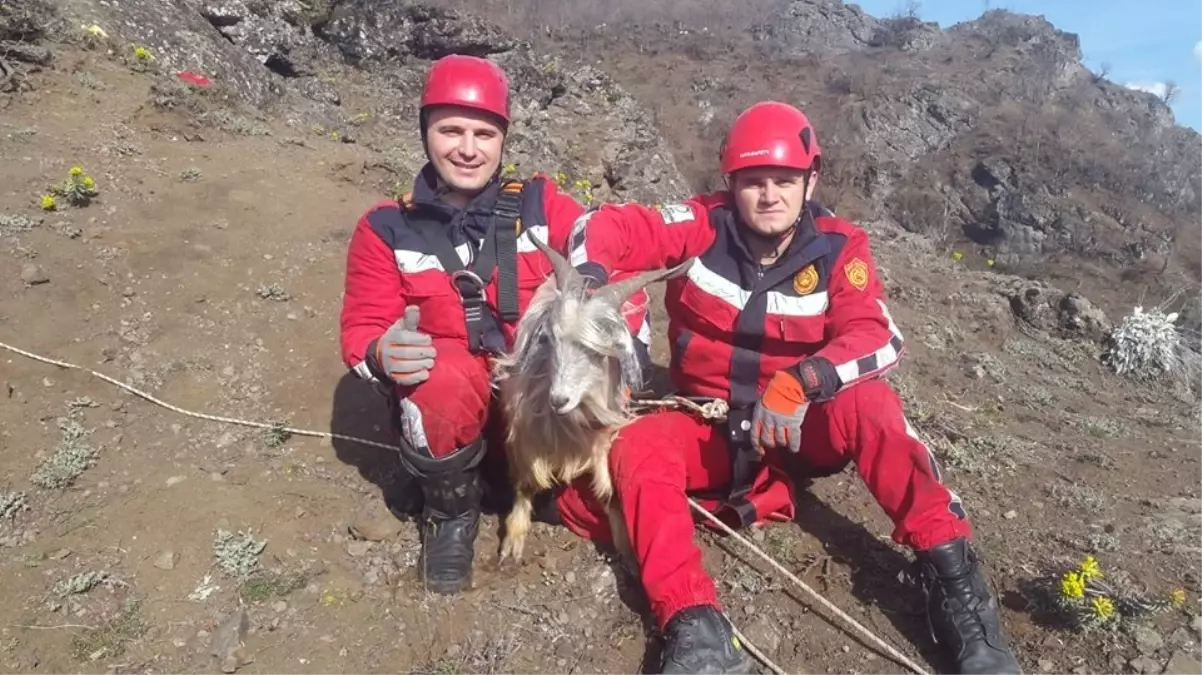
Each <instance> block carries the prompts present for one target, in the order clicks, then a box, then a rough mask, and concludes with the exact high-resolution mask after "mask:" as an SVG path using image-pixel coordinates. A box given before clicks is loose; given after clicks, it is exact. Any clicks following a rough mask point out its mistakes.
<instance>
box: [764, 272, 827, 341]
mask: <svg viewBox="0 0 1202 675" xmlns="http://www.w3.org/2000/svg"><path fill="white" fill-rule="evenodd" d="M799 283H801V284H802V287H803V289H804V288H805V284H804V281H803V282H799ZM812 283H814V284H816V283H817V281H816V280H815V281H813V282H812ZM794 287H795V283H794V281H793V280H792V279H790V280H788V281H786V282H784V283H782V284H780V285H779V286H777V287H776V288H775V289H773V290H772V291H770V292H769V293H768V307H767V310H768V311H767V317H766V319H765V324H766V325H765V326H764V337H765V338H767V339H768V340H775V341H779V342H781V343H784V346H785V349H788V348H789V347H790V346H792V345H798V344H801V345H813V344H816V343H821V342H823V341H824V340H825V337H826V312H827V309H829V305H830V302H829V300H828V297H827V294H826V291H825V290H824V291H811V292H808V293H805V294H801V293H798V292H797V289H795V288H794Z"/></svg>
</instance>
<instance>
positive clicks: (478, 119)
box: [426, 106, 505, 194]
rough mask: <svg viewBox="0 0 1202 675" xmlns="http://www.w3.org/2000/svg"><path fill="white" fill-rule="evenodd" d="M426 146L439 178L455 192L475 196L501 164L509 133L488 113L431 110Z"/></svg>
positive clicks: (457, 109)
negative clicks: (506, 135)
mask: <svg viewBox="0 0 1202 675" xmlns="http://www.w3.org/2000/svg"><path fill="white" fill-rule="evenodd" d="M427 124H428V126H427V132H426V147H427V149H428V150H429V154H430V161H431V162H433V164H434V169H435V170H436V171H438V175H439V176H441V177H442V179H443V180H444V181H445V182H446V183H447V185H449V186H450V187H451V188H452V189H453V190H456V191H458V192H463V193H468V194H472V193H475V192H479V191H480V190H481V189H483V188H484V186H485V185H487V184H488V181H489V180H491V179H492V177H493V175H494V174H496V172H497V167H499V166H500V164H501V150H502V148H503V147H504V145H505V134H504V132H503V130H502V129H501V126H500V125H499V124H497V120H496V119H495V118H494V117H492V116H491V115H489V114H488V113H484V112H480V111H477V110H473V109H471V108H460V107H454V106H445V107H438V108H435V109H433V110H431V111H430V117H429V121H428V123H427Z"/></svg>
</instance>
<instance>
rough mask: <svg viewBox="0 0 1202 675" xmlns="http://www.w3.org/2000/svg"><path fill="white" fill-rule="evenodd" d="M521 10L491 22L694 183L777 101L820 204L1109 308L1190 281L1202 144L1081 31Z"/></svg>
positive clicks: (777, 8) (676, 12) (803, 4)
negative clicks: (596, 77) (621, 112)
mask: <svg viewBox="0 0 1202 675" xmlns="http://www.w3.org/2000/svg"><path fill="white" fill-rule="evenodd" d="M462 4H472V3H462ZM515 4H516V5H517V6H519V7H526V8H527V9H528V10H529V11H528V12H527V13H523V12H522V11H521V10H520V9H517V10H515V9H512V8H511V9H508V10H507V11H506V12H505V13H501V12H494V15H495V16H496V18H497V19H498V20H500V21H505V20H510V21H511V24H510V25H512V26H513V27H514V30H522V29H523V28H526V29H527V30H528V29H529V27H531V26H533V27H534V28H535V29H534V30H532V31H529V32H528V33H524V35H526V36H528V37H530V39H532V40H534V41H535V42H536V44H538V45H540V46H542V47H543V48H545V49H547V50H549V51H557V50H558V51H564V52H568V51H572V52H576V51H578V50H579V49H581V48H583V54H582V55H581V60H583V61H585V62H590V63H597V64H599V65H601V66H603V67H604V68H606V70H607V71H608V72H610V73H612V74H613V76H614V77H615V79H616V80H618V81H619V82H620V83H621V84H623V85H624V86H625V87H626V88H627V89H628V90H630V91H631V92H632V93H633V94H635V96H636V97H637V98H638V99H639V100H640V101H642V102H644V103H645V104H646V105H647V106H648V107H650V108H651V109H652V110H654V111H656V113H657V115H658V120H659V122H660V129H661V130H662V132H663V134H664V136H665V138H666V139H668V141H669V143H668V144H669V146H670V147H671V148H672V149H673V150H674V151H675V152H676V156H677V159H678V162H679V164H680V166H681V169H682V170H683V171H684V173H685V175H686V177H688V178H689V180H690V183H691V184H692V186H693V187H695V188H708V187H713V186H715V185H717V176H716V175H715V164H716V161H715V158H716V155H717V150H718V144H719V142H720V140H721V135H722V133H723V130H724V128H725V127H726V125H727V124H728V123H729V121H730V120H731V119H732V118H733V116H734V115H735V114H737V112H738V111H739V110H741V109H742V108H744V107H745V106H747V105H749V104H750V103H752V102H754V101H756V100H760V99H765V98H776V99H783V100H787V101H790V102H792V103H795V104H798V105H801V106H802V107H803V108H804V109H805V110H806V111H807V112H808V114H809V115H810V116H811V118H812V119H813V120H814V123H815V124H816V125H817V127H818V130H819V138H820V139H821V141H822V143H823V149H824V151H825V157H824V158H825V160H826V166H827V170H826V172H825V173H826V176H825V180H824V185H823V187H822V188H820V196H821V197H822V198H823V199H825V200H827V201H828V202H829V203H830V205H831V206H833V207H835V208H836V209H837V210H839V211H840V212H842V213H845V214H848V215H850V216H852V217H856V218H860V219H864V218H874V217H886V218H889V219H892V220H894V221H895V222H897V223H899V224H900V225H902V226H903V227H905V228H906V229H908V230H910V231H914V232H919V233H923V234H926V235H928V236H930V237H932V238H934V239H936V240H937V241H938V242H940V243H941V244H942V245H945V246H947V247H949V248H951V247H955V249H956V250H957V251H960V252H961V253H962V254H963V255H964V256H965V258H964V259H965V262H966V263H967V264H970V265H973V266H976V267H983V266H984V265H985V263H986V261H988V260H993V261H994V264H995V265H996V266H997V267H998V268H1000V269H1006V270H1008V271H1011V272H1014V273H1017V274H1021V275H1023V276H1028V277H1034V278H1042V279H1047V280H1054V281H1056V282H1057V283H1061V284H1072V285H1073V286H1074V287H1077V286H1078V285H1080V287H1082V288H1083V289H1084V290H1085V291H1087V292H1090V293H1095V292H1097V293H1098V294H1104V295H1106V296H1107V297H1106V298H1105V299H1104V300H1103V302H1104V303H1113V304H1109V306H1108V309H1109V310H1111V311H1117V310H1118V309H1119V308H1120V307H1121V306H1123V305H1124V303H1130V302H1132V301H1135V300H1136V299H1137V298H1142V299H1143V300H1144V301H1147V299H1148V298H1149V292H1151V297H1152V298H1153V299H1163V298H1164V297H1166V296H1167V295H1168V294H1170V293H1172V292H1173V291H1175V290H1178V289H1180V288H1183V287H1191V288H1196V287H1197V284H1198V281H1199V273H1200V270H1202V261H1200V260H1199V258H1198V250H1199V246H1200V244H1202V242H1200V241H1199V236H1198V235H1199V233H1198V228H1196V227H1191V226H1192V225H1196V224H1197V214H1198V212H1199V208H1200V200H1202V162H1200V161H1199V158H1200V157H1202V139H1200V138H1199V135H1198V134H1197V133H1196V132H1194V131H1193V130H1191V129H1188V128H1185V127H1182V126H1179V125H1176V124H1174V121H1173V117H1172V113H1171V111H1170V109H1169V107H1168V106H1167V105H1166V104H1165V103H1164V102H1163V101H1161V100H1159V99H1158V98H1156V97H1155V96H1153V95H1151V94H1147V93H1143V92H1138V91H1132V90H1129V89H1126V88H1125V87H1122V86H1121V85H1118V84H1115V83H1113V82H1109V81H1107V80H1106V79H1104V78H1102V77H1099V76H1098V75H1096V74H1095V73H1092V72H1090V71H1089V70H1088V69H1087V68H1085V67H1084V66H1083V65H1082V63H1081V58H1082V56H1081V47H1080V44H1079V41H1078V39H1077V36H1076V35H1074V34H1071V33H1067V32H1064V31H1062V30H1059V29H1057V28H1056V27H1055V26H1052V25H1051V24H1049V23H1048V22H1047V21H1045V20H1043V19H1042V18H1040V17H1034V16H1028V15H1020V14H1014V13H1011V12H1008V11H1004V10H993V11H989V12H986V13H985V14H983V15H982V16H981V17H980V18H978V19H976V20H974V21H969V22H965V23H962V24H959V25H956V26H952V27H950V28H948V29H947V30H941V29H940V28H939V27H938V26H937V25H936V24H933V23H924V22H922V21H921V19H920V18H918V17H909V16H895V17H891V18H877V17H873V16H870V15H868V14H865V13H864V12H863V11H861V10H860V9H859V7H858V6H856V5H845V4H844V3H842V2H840V1H839V0H794V1H792V2H784V1H781V2H760V3H756V7H754V8H748V11H747V12H746V13H745V14H743V15H742V16H734V15H732V14H733V10H732V9H731V8H729V7H726V6H725V5H723V4H722V3H716V2H704V1H703V2H696V3H691V10H690V11H685V10H681V9H680V7H681V3H666V5H665V6H664V7H647V8H646V9H645V10H643V12H642V19H641V20H640V19H639V16H638V12H637V11H636V10H635V9H633V8H632V7H629V6H627V4H626V3H617V4H619V5H620V6H622V7H623V8H624V11H621V12H617V11H615V12H614V15H615V17H618V20H616V21H614V20H611V21H610V22H608V23H603V24H598V23H597V22H594V21H593V20H592V19H593V17H592V16H591V15H589V18H588V19H587V20H585V21H581V22H576V23H573V22H572V21H570V20H568V21H564V22H561V23H558V24H555V25H550V21H549V20H548V19H547V18H546V17H548V16H553V17H556V18H558V17H559V15H548V14H547V13H546V12H545V11H543V8H541V7H540V5H542V4H543V3H539V2H536V1H534V0H529V1H528V2H525V3H523V2H517V3H515ZM565 4H567V5H572V6H578V5H580V6H582V5H585V4H586V3H582V2H572V1H571V0H569V1H568V2H567V3H565ZM589 11H590V10H585V9H583V8H582V9H581V13H582V14H586V15H588V14H589ZM567 16H569V17H570V16H571V13H570V12H568V13H567ZM636 22H637V23H636ZM1166 269H1167V271H1168V272H1169V273H1170V274H1169V276H1167V277H1165V279H1164V280H1163V281H1161V280H1157V279H1156V277H1157V276H1158V275H1159V274H1160V272H1162V271H1163V270H1166ZM1116 287H1122V288H1119V289H1118V291H1117V292H1114V291H1115V289H1116Z"/></svg>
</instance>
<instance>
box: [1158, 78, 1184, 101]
mask: <svg viewBox="0 0 1202 675" xmlns="http://www.w3.org/2000/svg"><path fill="white" fill-rule="evenodd" d="M1179 94H1181V87H1179V86H1177V83H1176V82H1174V81H1172V80H1168V81H1166V82H1165V83H1164V96H1162V97H1161V99H1162V100H1163V101H1164V102H1165V103H1167V104H1170V105H1171V104H1172V103H1173V101H1175V100H1176V99H1177V96H1178V95H1179Z"/></svg>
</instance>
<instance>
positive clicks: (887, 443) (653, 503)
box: [558, 380, 972, 628]
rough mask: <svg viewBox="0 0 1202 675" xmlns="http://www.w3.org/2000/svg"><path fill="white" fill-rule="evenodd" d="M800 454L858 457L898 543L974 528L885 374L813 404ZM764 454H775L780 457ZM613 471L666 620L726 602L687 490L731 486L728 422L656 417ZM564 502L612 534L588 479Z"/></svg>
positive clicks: (812, 459) (604, 536)
mask: <svg viewBox="0 0 1202 675" xmlns="http://www.w3.org/2000/svg"><path fill="white" fill-rule="evenodd" d="M801 458H802V459H803V460H804V461H805V462H806V463H807V464H808V465H811V466H813V467H815V468H819V469H838V468H840V467H842V466H845V465H846V463H847V462H848V461H853V462H855V464H856V467H857V469H859V472H860V476H861V477H862V478H863V479H864V482H865V483H867V485H868V488H869V490H871V491H872V494H873V495H874V496H875V497H876V499H877V501H878V502H879V503H880V505H881V506H882V507H883V508H884V510H885V512H886V513H887V514H888V515H889V517H890V518H892V519H893V522H894V525H895V530H894V532H893V538H894V539H895V540H896V541H897V542H898V543H900V544H905V545H909V546H911V547H913V548H916V549H919V550H922V549H927V548H930V547H932V546H936V545H938V544H941V543H944V542H947V541H950V540H952V539H955V538H956V537H961V536H964V537H971V536H972V531H971V527H970V525H969V523H968V520H967V517H966V515H965V513H964V510H963V508H962V506H961V504H960V499H959V498H958V497H956V495H955V494H954V493H952V492H951V491H950V490H948V489H947V488H946V487H944V486H943V485H942V484H941V482H940V474H939V469H938V466H937V465H936V463H935V458H934V456H933V455H932V454H931V452H930V451H929V450H928V449H927V447H926V446H925V445H923V444H922V442H920V441H919V440H918V438H917V436H915V435H914V433H913V430H912V429H911V427H910V425H909V423H908V422H907V421H906V419H905V418H904V417H903V415H902V407H901V401H900V400H899V399H898V397H897V394H896V393H894V392H893V390H892V389H891V388H890V387H889V385H888V384H886V383H885V382H884V381H881V380H875V381H869V382H865V383H863V384H860V385H857V386H854V387H852V388H850V389H848V390H846V391H844V392H842V393H840V394H839V395H838V396H836V397H835V398H834V399H833V400H831V401H828V402H826V403H822V404H815V405H812V406H811V407H810V410H809V412H808V413H807V415H806V418H805V422H804V423H803V424H802V446H801ZM766 461H767V462H774V461H775V460H774V455H772V454H769V455H767V456H766ZM610 470H611V472H612V473H613V479H614V485H615V488H616V490H617V493H618V496H619V498H620V499H621V502H622V511H623V514H624V515H625V517H626V527H627V530H628V532H629V533H630V539H631V544H632V546H633V548H634V553H635V556H636V557H637V558H638V561H639V565H640V567H641V569H642V582H643V587H644V590H645V591H646V593H647V596H648V599H649V600H650V601H651V608H652V611H653V612H654V613H655V616H656V618H657V619H658V621H659V623H660V627H661V628H663V627H664V626H665V625H666V624H667V622H668V620H669V619H671V617H672V616H673V615H674V614H675V613H676V612H677V611H679V610H681V609H684V608H687V607H691V606H695V605H700V604H713V605H718V598H717V590H716V589H715V587H714V583H713V581H712V579H711V578H710V576H709V575H708V574H707V573H706V571H705V569H704V568H703V567H702V564H701V551H700V550H699V549H698V548H697V546H696V545H695V544H694V543H693V526H694V523H693V517H692V514H691V512H690V509H689V505H688V503H687V502H686V501H685V492H686V490H688V491H694V490H713V489H718V488H722V487H725V486H727V485H728V484H729V481H730V456H729V452H728V450H727V447H726V441H725V436H724V433H723V429H722V427H720V426H714V425H711V424H709V423H707V422H705V421H703V420H701V419H699V418H696V417H693V416H692V415H689V414H687V413H682V412H665V413H659V414H653V415H649V416H647V417H644V418H643V419H640V420H638V421H636V422H634V423H633V424H631V425H630V426H629V427H627V428H626V429H624V430H623V432H622V433H621V435H620V436H619V437H618V439H617V441H616V442H615V444H614V447H613V451H612V454H611V455H610ZM558 506H559V511H560V517H561V518H562V519H563V521H564V524H565V525H566V526H567V527H568V528H570V529H571V530H572V531H574V532H576V533H577V534H578V535H580V536H583V537H586V538H589V539H594V540H601V541H607V540H608V539H609V536H610V535H609V527H608V525H607V523H606V521H605V511H604V509H603V508H601V506H600V505H598V504H597V503H596V502H595V501H594V499H593V497H592V493H591V492H590V491H589V488H588V484H587V482H585V481H579V482H577V483H574V484H573V485H572V486H571V487H570V488H568V489H565V490H564V491H563V492H562V493H561V494H560V495H559V498H558Z"/></svg>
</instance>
